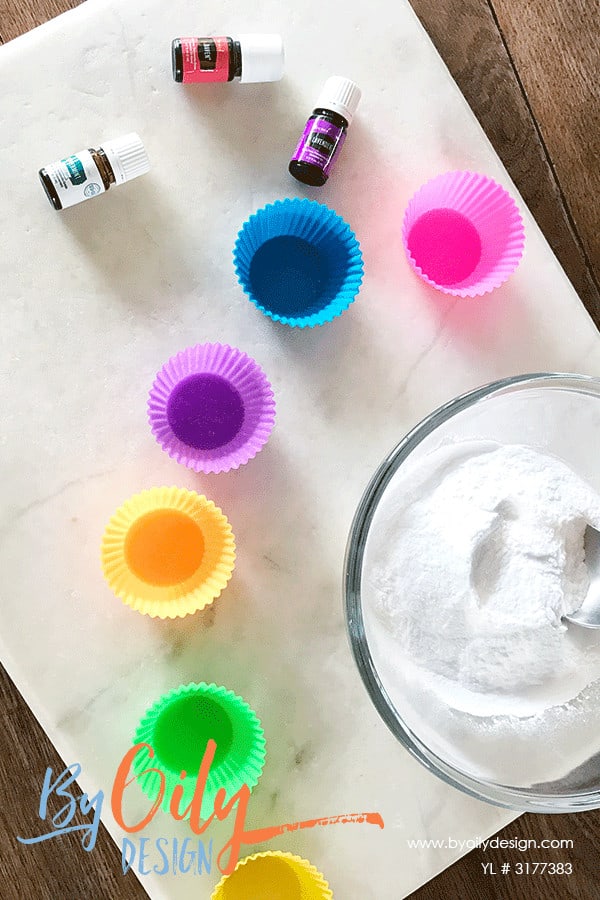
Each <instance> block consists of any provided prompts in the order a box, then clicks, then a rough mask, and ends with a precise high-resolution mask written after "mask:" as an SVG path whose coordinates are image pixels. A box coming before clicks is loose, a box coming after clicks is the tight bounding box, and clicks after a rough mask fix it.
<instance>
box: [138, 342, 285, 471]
mask: <svg viewBox="0 0 600 900" xmlns="http://www.w3.org/2000/svg"><path fill="white" fill-rule="evenodd" d="M148 418H149V421H150V427H151V429H152V433H153V434H154V437H155V438H156V440H157V441H158V443H159V444H160V445H161V447H162V448H163V450H165V451H166V452H167V453H168V454H169V456H171V457H172V458H173V459H175V460H177V462H179V463H181V464H182V465H184V466H187V467H188V468H189V469H193V470H194V471H195V472H204V473H205V474H209V473H218V472H228V471H229V470H230V469H237V468H238V467H239V466H241V465H243V464H244V463H247V462H248V460H250V459H252V458H253V457H254V456H256V454H257V453H258V451H259V450H260V449H261V447H262V446H263V445H264V444H265V443H266V442H267V440H268V438H269V435H270V434H271V431H272V430H273V425H274V423H275V400H274V397H273V391H272V390H271V385H270V384H269V382H268V380H267V377H266V375H265V373H264V372H263V370H262V369H261V367H260V366H259V365H258V363H257V362H255V360H253V359H252V357H251V356H248V354H246V353H243V352H242V351H241V350H237V349H236V348H235V347H230V346H228V345H227V344H217V343H215V344H196V346H195V347H188V348H187V349H186V350H182V351H181V352H180V353H177V354H176V355H175V356H172V357H171V358H170V359H169V360H168V361H167V362H166V363H165V364H164V366H163V367H162V369H161V370H160V372H159V373H158V375H157V376H156V378H155V380H154V384H153V385H152V389H151V391H150V397H149V400H148Z"/></svg>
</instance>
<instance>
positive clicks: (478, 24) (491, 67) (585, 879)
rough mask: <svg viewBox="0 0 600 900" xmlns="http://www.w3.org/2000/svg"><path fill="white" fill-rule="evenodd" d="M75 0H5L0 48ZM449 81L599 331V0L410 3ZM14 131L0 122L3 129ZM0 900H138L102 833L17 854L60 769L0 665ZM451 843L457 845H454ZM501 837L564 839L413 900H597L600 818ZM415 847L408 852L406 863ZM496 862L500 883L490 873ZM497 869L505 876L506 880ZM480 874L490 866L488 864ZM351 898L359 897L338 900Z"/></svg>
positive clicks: (490, 854)
mask: <svg viewBox="0 0 600 900" xmlns="http://www.w3.org/2000/svg"><path fill="white" fill-rule="evenodd" d="M78 2H79V0H41V2H37V3H36V2H34V0H0V42H1V43H4V42H6V41H9V40H11V39H12V38H14V37H16V36H17V35H18V34H21V33H23V32H24V31H27V30H28V29H30V28H33V27H34V26H35V25H39V24H40V23H42V22H44V21H46V20H47V19H49V18H51V17H52V16H54V15H57V14H58V13H60V12H63V11H64V10H66V9H69V8H71V7H73V6H76V5H78ZM411 2H412V5H413V7H414V9H415V10H416V12H417V14H418V16H419V17H420V19H421V21H422V22H423V24H424V25H425V27H426V28H427V30H428V32H429V34H430V35H431V37H432V39H433V41H434V43H435V44H436V46H437V48H438V50H439V52H440V53H441V55H442V57H443V58H444V60H445V61H446V64H447V65H448V68H449V69H450V71H451V73H452V75H453V76H454V78H455V79H456V81H457V82H458V85H459V86H460V88H461V90H462V91H463V93H464V95H465V96H466V98H467V100H468V101H469V103H470V105H471V107H472V108H473V110H474V111H475V113H476V115H477V116H478V118H479V120H480V122H481V124H482V125H483V127H484V129H485V131H486V132H487V134H488V136H489V138H490V140H491V141H492V143H493V145H494V147H495V148H496V151H497V152H498V154H499V156H500V157H501V159H502V160H503V162H504V163H505V165H506V167H507V169H508V171H509V172H510V174H511V176H512V178H513V180H514V181H515V183H516V185H517V187H518V188H519V190H520V192H521V194H522V195H523V197H524V199H525V201H526V202H527V204H528V205H529V208H530V209H531V211H532V212H533V214H534V216H535V218H536V219H537V221H538V223H539V225H540V227H541V229H542V231H543V232H544V234H545V235H546V237H547V239H548V241H549V243H550V244H551V246H552V248H553V250H554V252H555V254H556V255H557V257H558V259H559V260H560V262H561V263H562V265H563V267H564V269H565V271H566V272H567V274H568V275H569V277H570V279H571V281H572V282H573V284H574V286H575V289H576V290H577V292H578V293H579V296H580V297H581V299H582V301H583V302H584V304H585V305H586V307H587V309H588V310H589V312H590V314H591V315H592V317H593V318H594V321H595V322H596V324H597V325H600V202H599V199H600V89H599V87H598V72H599V69H600V40H599V38H598V34H599V31H600V3H599V0H528V2H527V3H523V2H522V0H411ZM9 126H10V123H5V127H9ZM0 693H1V696H2V707H1V709H2V726H3V727H2V728H1V729H0V786H1V789H2V803H1V805H0V878H1V884H2V887H1V889H0V896H1V897H2V900H57V898H59V897H60V900H104V898H110V900H113V898H123V900H132V898H144V897H145V896H146V894H145V892H144V891H143V890H142V888H141V887H140V885H139V883H138V881H137V880H136V878H135V876H133V875H131V874H128V875H126V876H123V875H122V874H121V868H120V858H119V853H118V851H117V848H116V847H115V845H114V844H113V843H112V841H111V839H110V837H109V836H108V834H107V833H106V831H105V830H104V829H102V830H101V834H100V836H99V840H98V843H97V845H96V848H95V850H94V853H93V854H86V853H84V852H82V849H81V844H80V843H79V838H78V837H77V835H70V836H69V835H68V836H66V837H63V838H61V839H60V840H61V843H60V845H58V844H57V843H56V842H52V843H41V844H37V845H35V846H33V847H24V846H22V845H20V844H18V843H17V842H16V841H15V835H16V834H32V833H35V830H36V825H37V822H38V820H37V818H36V810H37V805H38V803H39V780H40V777H41V774H42V773H43V772H44V771H45V769H46V767H47V766H48V765H52V766H53V768H54V770H55V771H62V768H64V765H62V764H61V760H60V759H59V757H58V756H57V754H56V751H55V750H54V748H53V746H52V744H51V743H50V742H49V741H48V739H47V738H46V736H45V734H44V732H43V731H42V729H41V728H40V727H39V725H38V724H37V722H36V720H35V719H34V717H33V715H32V714H31V712H30V711H29V708H28V707H27V705H26V704H25V703H24V701H23V700H22V698H21V697H20V695H19V693H18V692H17V690H16V689H15V687H14V685H13V684H12V682H11V681H10V679H9V678H8V676H7V675H6V673H5V672H4V670H3V669H2V668H1V667H0ZM457 836H460V835H457ZM499 837H500V838H504V839H509V840H510V839H515V838H517V839H521V840H524V839H528V840H531V841H538V842H541V841H543V840H546V839H550V840H555V841H561V840H562V841H569V842H570V841H572V847H568V845H563V847H562V848H559V847H557V848H556V849H538V850H535V849H532V847H533V846H534V845H533V844H532V845H530V847H529V849H527V850H524V851H520V850H518V849H494V850H488V851H487V852H483V851H479V850H475V851H473V852H472V853H470V854H469V855H468V856H466V857H464V858H463V859H461V860H460V861H459V862H457V863H456V864H455V865H454V866H452V867H451V868H449V869H447V870H446V871H445V872H444V873H443V874H442V875H440V876H439V877H438V878H436V879H434V880H433V881H431V882H430V883H429V884H428V885H425V886H424V887H423V888H421V889H420V890H419V891H417V892H416V893H414V894H413V895H412V900H446V898H457V900H484V898H491V900H495V898H500V900H537V898H540V900H541V898H544V900H565V898H569V897H573V898H577V900H596V898H597V897H598V895H599V890H600V889H599V887H598V884H599V879H598V849H597V848H598V844H599V842H600V811H594V812H590V813H583V814H578V815H577V816H575V815H562V816H532V815H524V816H521V817H520V819H518V820H517V821H516V822H515V823H513V824H512V825H510V826H508V827H507V828H506V829H504V831H502V832H500V834H499ZM418 852H419V851H417V850H415V853H418ZM560 861H562V862H567V861H569V862H571V863H572V864H573V874H572V875H570V876H560V875H546V874H542V875H533V874H530V875H518V874H517V871H516V869H517V866H516V864H517V863H526V862H529V863H533V862H560ZM489 863H492V865H493V867H494V869H495V871H496V874H494V875H492V874H485V873H484V869H483V865H482V864H489ZM502 863H509V864H510V872H509V873H508V874H505V875H503V874H502V873H501V866H502ZM487 871H488V873H489V866H487ZM343 900H359V898H354V897H352V898H350V897H349V898H343Z"/></svg>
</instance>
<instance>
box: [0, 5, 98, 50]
mask: <svg viewBox="0 0 600 900" xmlns="http://www.w3.org/2000/svg"><path fill="white" fill-rule="evenodd" d="M81 2H82V0H41V2H36V0H0V43H2V44H5V43H6V42H7V41H11V40H12V39H13V38H16V37H18V36H19V35H20V34H25V32H26V31H31V29H32V28H35V27H36V26H37V25H42V24H43V23H44V22H47V21H48V19H53V18H54V17H55V16H58V15H59V14H60V13H63V12H66V11H67V10H68V9H74V8H75V7H76V6H79V4H80V3H81Z"/></svg>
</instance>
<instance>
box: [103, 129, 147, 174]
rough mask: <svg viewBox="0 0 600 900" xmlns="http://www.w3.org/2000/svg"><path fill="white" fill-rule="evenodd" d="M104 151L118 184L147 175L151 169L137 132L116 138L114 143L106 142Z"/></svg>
mask: <svg viewBox="0 0 600 900" xmlns="http://www.w3.org/2000/svg"><path fill="white" fill-rule="evenodd" d="M102 149H103V150H104V152H105V153H106V155H107V157H108V161H109V163H110V165H111V168H112V170H113V172H114V173H115V181H116V183H117V184H124V182H126V181H131V179H132V178H137V177H138V175H145V174H146V172H148V171H149V169H150V162H149V160H148V156H147V154H146V151H145V149H144V145H143V144H142V141H141V138H140V136H139V135H138V134H136V133H135V132H131V134H125V135H123V137H118V138H115V139H114V140H113V141H104V143H103V144H102Z"/></svg>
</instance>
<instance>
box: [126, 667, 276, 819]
mask: <svg viewBox="0 0 600 900" xmlns="http://www.w3.org/2000/svg"><path fill="white" fill-rule="evenodd" d="M211 739H212V740H214V741H215V743H216V745H217V746H216V750H215V756H214V759H213V762H212V765H211V767H210V772H209V775H208V779H207V782H206V787H205V790H204V797H203V800H202V809H201V817H202V818H203V819H207V818H208V817H209V816H210V815H211V813H212V812H213V808H214V799H215V795H216V793H217V791H218V790H220V789H221V788H224V789H225V792H226V799H227V800H229V799H230V798H231V797H232V796H233V795H234V794H235V793H236V792H237V791H239V789H240V788H241V787H242V785H244V784H247V785H248V787H249V788H250V790H252V789H253V788H254V787H256V785H257V784H258V780H259V778H260V776H261V774H262V770H263V767H264V764H265V737H264V732H263V729H262V727H261V724H260V720H259V719H258V717H257V715H256V713H255V712H254V711H253V710H252V709H251V708H250V707H249V706H248V704H247V703H246V702H245V701H244V700H242V698H241V697H238V696H237V695H236V694H234V693H233V691H229V690H227V689H226V688H224V687H219V686H217V685H216V684H206V683H205V682H201V683H199V684H195V683H191V684H186V685H182V686H180V687H178V688H175V689H174V690H172V691H170V692H169V693H168V694H164V695H163V696H162V697H160V698H159V699H158V700H157V701H156V702H155V703H154V704H153V705H152V706H151V707H150V708H149V709H148V710H146V713H145V714H144V716H143V718H142V720H141V721H140V724H139V725H138V728H137V730H136V733H135V737H134V744H138V743H142V742H143V743H147V744H149V745H150V746H151V747H152V749H153V750H154V756H153V757H150V753H149V751H148V750H147V748H144V749H142V750H140V751H139V752H138V754H137V755H136V757H135V762H134V771H135V772H138V773H141V772H143V771H144V770H145V769H148V768H150V767H152V768H155V769H159V770H160V772H162V774H163V776H164V779H165V792H164V798H163V808H164V809H165V810H168V809H169V803H170V799H171V796H172V793H173V788H174V787H175V786H176V785H178V784H180V785H182V787H183V795H182V798H181V801H180V804H179V809H180V811H181V812H183V810H184V809H185V808H186V806H187V805H188V804H189V803H190V802H191V799H192V797H193V794H194V789H195V787H196V781H197V777H198V770H199V768H200V765H201V763H202V759H203V757H204V753H205V750H206V745H207V743H208V741H209V740H211ZM182 772H185V773H186V777H185V778H183V779H182V778H181V773H182ZM139 782H140V786H141V788H142V790H143V791H144V793H145V794H146V795H147V796H148V797H150V799H152V800H154V799H156V797H157V796H158V793H159V790H160V783H161V778H160V775H159V774H158V773H157V772H152V771H150V772H147V773H146V774H145V775H141V776H140V778H139Z"/></svg>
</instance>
